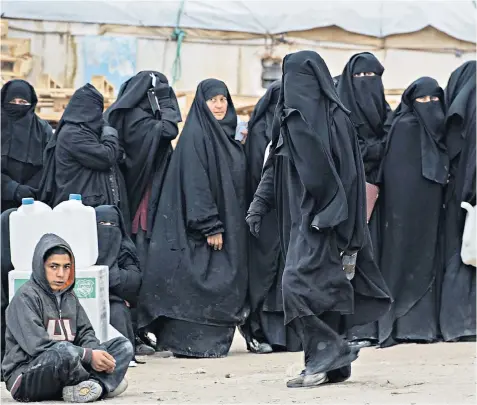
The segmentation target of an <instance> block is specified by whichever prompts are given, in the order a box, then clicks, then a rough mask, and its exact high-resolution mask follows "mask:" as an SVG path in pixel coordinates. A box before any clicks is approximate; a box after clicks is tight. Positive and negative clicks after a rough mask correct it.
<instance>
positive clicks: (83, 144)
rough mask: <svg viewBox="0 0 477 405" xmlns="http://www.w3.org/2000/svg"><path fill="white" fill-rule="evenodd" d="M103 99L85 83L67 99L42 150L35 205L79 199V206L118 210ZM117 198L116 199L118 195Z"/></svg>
mask: <svg viewBox="0 0 477 405" xmlns="http://www.w3.org/2000/svg"><path fill="white" fill-rule="evenodd" d="M103 102H104V99H103V96H102V94H101V93H99V92H98V90H96V88H94V87H93V86H92V85H91V84H89V83H88V84H86V85H85V86H83V87H81V88H79V89H78V90H76V91H75V93H74V94H73V96H72V97H71V99H70V101H69V103H68V105H67V106H66V109H65V111H64V113H63V116H62V117H61V120H60V122H59V124H58V128H57V129H56V132H55V134H54V136H53V137H52V138H51V140H50V142H49V143H48V145H47V147H46V151H45V160H46V162H45V166H46V167H45V171H44V176H43V178H42V181H41V186H40V188H41V200H42V201H43V202H46V203H48V204H49V205H51V206H53V207H54V206H56V205H58V204H59V203H61V202H62V201H66V200H68V198H69V195H70V194H81V196H82V201H83V204H84V205H88V206H92V207H98V206H100V205H118V206H119V204H120V202H121V203H122V202H123V201H122V200H126V199H125V198H124V195H123V193H120V191H121V190H120V187H119V186H120V183H121V182H120V181H118V173H117V160H118V157H119V145H118V135H117V131H116V130H115V129H114V128H112V127H110V126H108V125H107V123H106V122H105V121H104V120H103V107H104V104H103ZM120 194H121V195H120Z"/></svg>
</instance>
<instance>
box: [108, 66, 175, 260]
mask: <svg viewBox="0 0 477 405" xmlns="http://www.w3.org/2000/svg"><path fill="white" fill-rule="evenodd" d="M151 75H153V76H155V80H156V84H155V87H154V86H153V85H152V81H153V78H152V77H151ZM149 97H156V98H157V101H158V106H159V109H160V110H159V111H157V110H156V108H154V109H153V104H151V102H150V101H149ZM154 107H155V106H154ZM105 119H106V121H108V123H109V124H110V125H111V126H113V127H114V128H116V129H117V131H118V133H119V140H120V144H121V147H122V149H123V150H124V160H123V163H122V165H121V169H122V172H123V173H124V178H125V181H126V187H127V194H128V197H129V209H130V218H131V219H134V218H135V217H136V216H137V215H138V209H139V206H140V204H141V201H142V200H143V199H144V198H145V194H146V192H149V193H150V194H148V196H149V198H148V200H147V201H146V202H145V203H146V204H147V209H146V210H145V211H147V215H146V216H147V220H146V221H143V222H146V223H147V225H146V226H145V228H146V229H143V227H142V226H141V225H139V227H137V228H138V229H136V230H135V231H134V232H133V235H134V239H135V243H136V246H137V249H138V254H139V257H140V259H141V264H142V265H143V266H145V265H146V258H147V248H148V244H149V239H150V236H151V230H152V228H153V225H154V219H155V214H156V212H157V204H158V202H159V196H160V194H161V190H162V186H163V183H164V178H165V175H166V172H167V167H168V165H169V161H170V158H171V154H172V146H171V141H172V140H173V139H175V138H176V137H177V134H178V127H177V123H178V122H180V121H181V115H180V109H179V105H178V103H177V99H176V96H175V94H174V91H173V90H172V88H171V87H170V86H169V83H168V81H167V78H166V77H165V76H164V75H163V74H161V73H159V72H154V71H143V72H139V73H138V74H137V75H136V76H134V77H132V78H131V79H129V80H128V81H126V82H125V83H124V84H123V85H122V86H121V89H120V91H119V94H118V98H117V99H116V101H115V102H114V103H113V104H112V105H111V107H109V108H108V109H107V110H106V112H105ZM146 198H147V197H146Z"/></svg>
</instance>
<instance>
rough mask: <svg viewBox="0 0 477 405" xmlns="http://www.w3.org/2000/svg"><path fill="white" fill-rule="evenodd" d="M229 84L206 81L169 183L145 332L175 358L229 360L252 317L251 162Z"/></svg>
mask: <svg viewBox="0 0 477 405" xmlns="http://www.w3.org/2000/svg"><path fill="white" fill-rule="evenodd" d="M236 126H237V115H236V112H235V108H234V105H233V102H232V99H231V97H230V94H229V91H228V89H227V86H226V85H225V83H223V82H221V81H219V80H216V79H208V80H204V81H202V82H201V83H200V84H199V86H198V88H197V92H196V96H195V99H194V102H193V103H192V106H191V109H190V111H189V114H188V116H187V120H186V122H185V126H184V129H183V130H182V134H181V136H180V138H179V142H178V144H177V147H176V149H175V151H174V153H173V155H172V159H171V163H170V165H169V169H168V172H167V175H166V179H165V181H164V186H163V190H162V194H161V198H160V200H159V205H158V210H157V215H156V220H155V224H154V227H153V229H152V237H151V244H150V246H149V254H148V260H147V266H146V269H145V272H144V276H143V284H142V288H141V292H140V299H139V320H138V321H139V327H147V328H148V329H149V330H151V331H153V332H154V333H155V335H156V338H157V344H158V346H159V347H161V348H163V349H166V350H170V351H171V352H172V353H174V355H176V356H184V357H223V356H225V355H227V353H228V351H229V349H230V345H231V343H232V339H233V335H234V331H235V328H236V326H237V325H239V324H241V323H242V322H243V321H244V319H245V318H246V316H247V315H248V313H247V312H248V309H247V308H246V294H247V283H248V280H247V277H248V270H247V228H246V223H245V219H244V217H245V212H246V207H245V186H246V177H245V176H246V162H245V154H244V152H243V146H242V145H241V143H240V142H239V141H236V140H235V130H236Z"/></svg>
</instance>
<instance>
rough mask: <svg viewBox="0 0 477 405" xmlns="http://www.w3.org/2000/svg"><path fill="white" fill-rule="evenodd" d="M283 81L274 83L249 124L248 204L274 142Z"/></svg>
mask: <svg viewBox="0 0 477 405" xmlns="http://www.w3.org/2000/svg"><path fill="white" fill-rule="evenodd" d="M280 87H281V80H277V81H275V82H273V83H272V84H271V85H270V87H269V88H268V89H267V91H266V93H265V94H264V95H263V97H262V98H260V100H259V101H258V103H257V105H256V106H255V108H254V110H253V112H252V115H251V116H250V121H249V122H248V136H247V141H246V142H245V155H246V156H247V178H248V184H247V203H248V204H250V203H251V202H252V200H253V195H254V193H255V190H256V189H257V187H258V184H259V183H260V177H261V174H262V168H263V159H264V155H265V149H266V147H267V145H268V144H269V143H270V141H271V140H272V124H273V117H274V114H275V108H276V106H277V103H278V98H279V97H280Z"/></svg>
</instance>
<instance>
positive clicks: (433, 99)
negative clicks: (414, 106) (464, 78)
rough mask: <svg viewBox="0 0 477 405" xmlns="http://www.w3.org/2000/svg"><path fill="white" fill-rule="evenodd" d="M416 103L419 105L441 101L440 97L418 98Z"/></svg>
mask: <svg viewBox="0 0 477 405" xmlns="http://www.w3.org/2000/svg"><path fill="white" fill-rule="evenodd" d="M416 101H417V102H418V103H430V102H431V101H439V97H436V96H424V97H417V98H416Z"/></svg>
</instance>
